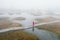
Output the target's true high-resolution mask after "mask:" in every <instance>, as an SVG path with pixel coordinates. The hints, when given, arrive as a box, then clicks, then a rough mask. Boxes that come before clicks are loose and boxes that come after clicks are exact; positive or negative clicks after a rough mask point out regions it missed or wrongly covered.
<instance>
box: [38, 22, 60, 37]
mask: <svg viewBox="0 0 60 40" xmlns="http://www.w3.org/2000/svg"><path fill="white" fill-rule="evenodd" d="M38 29H44V30H49V31H52V32H55V33H57V34H58V36H59V37H60V22H56V23H52V24H45V25H41V26H39V27H38Z"/></svg>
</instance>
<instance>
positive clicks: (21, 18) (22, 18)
mask: <svg viewBox="0 0 60 40" xmlns="http://www.w3.org/2000/svg"><path fill="white" fill-rule="evenodd" d="M14 20H25V18H24V17H16V18H14Z"/></svg>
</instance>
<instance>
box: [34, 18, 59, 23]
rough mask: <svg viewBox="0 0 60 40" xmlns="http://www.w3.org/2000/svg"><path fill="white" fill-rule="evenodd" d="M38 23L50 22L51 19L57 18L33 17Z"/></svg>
mask: <svg viewBox="0 0 60 40" xmlns="http://www.w3.org/2000/svg"><path fill="white" fill-rule="evenodd" d="M35 20H36V21H37V22H38V23H45V22H51V21H55V20H59V19H57V18H53V17H46V18H41V19H35Z"/></svg>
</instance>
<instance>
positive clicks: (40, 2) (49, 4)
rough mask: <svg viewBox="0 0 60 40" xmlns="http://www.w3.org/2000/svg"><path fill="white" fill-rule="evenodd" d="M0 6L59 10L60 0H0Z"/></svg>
mask: <svg viewBox="0 0 60 40" xmlns="http://www.w3.org/2000/svg"><path fill="white" fill-rule="evenodd" d="M0 8H8V9H9V8H17V9H30V8H40V9H54V10H56V9H58V10H60V0H0Z"/></svg>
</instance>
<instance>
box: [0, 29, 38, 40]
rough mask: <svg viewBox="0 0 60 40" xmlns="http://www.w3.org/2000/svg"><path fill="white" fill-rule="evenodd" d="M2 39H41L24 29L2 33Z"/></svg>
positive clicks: (0, 35) (0, 39)
mask: <svg viewBox="0 0 60 40" xmlns="http://www.w3.org/2000/svg"><path fill="white" fill-rule="evenodd" d="M0 40H39V39H38V38H37V37H36V36H35V35H32V34H30V33H27V32H25V31H23V30H15V31H9V32H5V33H0Z"/></svg>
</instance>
